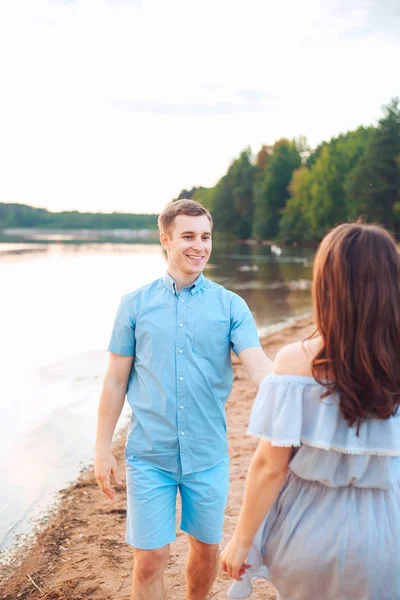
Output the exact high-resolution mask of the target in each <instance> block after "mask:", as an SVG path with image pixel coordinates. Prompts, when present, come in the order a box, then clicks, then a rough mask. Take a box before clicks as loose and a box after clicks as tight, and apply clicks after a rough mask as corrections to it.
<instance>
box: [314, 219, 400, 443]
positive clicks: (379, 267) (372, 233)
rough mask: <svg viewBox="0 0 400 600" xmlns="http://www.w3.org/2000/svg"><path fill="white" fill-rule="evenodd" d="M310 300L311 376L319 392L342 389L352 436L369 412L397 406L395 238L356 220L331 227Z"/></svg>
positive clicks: (399, 282)
mask: <svg viewBox="0 0 400 600" xmlns="http://www.w3.org/2000/svg"><path fill="white" fill-rule="evenodd" d="M313 301H314V310H315V318H316V325H317V332H316V333H318V334H319V335H320V336H321V338H322V347H321V349H320V350H319V352H318V354H317V355H316V356H315V357H314V359H313V361H312V373H313V376H314V378H315V379H316V380H317V381H318V382H319V383H323V385H325V386H326V387H327V388H328V389H327V392H326V393H325V394H323V397H326V396H328V395H329V394H331V393H333V392H339V394H340V410H341V412H342V415H343V417H344V418H345V419H346V421H347V422H348V424H349V425H350V426H352V425H354V424H356V425H357V433H358V431H359V427H360V424H361V423H362V422H363V421H364V420H365V419H367V418H369V417H376V418H380V419H388V418H389V417H390V416H392V415H394V414H395V413H396V411H397V409H398V406H399V403H400V255H399V253H398V252H397V249H396V245H395V242H394V240H393V238H392V236H391V235H390V234H389V233H388V232H387V231H385V230H384V229H383V228H382V227H378V226H377V225H364V224H361V223H345V224H343V225H339V226H338V227H335V228H334V229H333V230H332V231H330V232H329V233H328V234H327V235H326V236H325V238H324V239H323V240H322V242H321V245H320V246H319V248H318V251H317V254H316V257H315V261H314V271H313ZM323 379H324V381H322V380H323ZM325 380H327V382H328V383H327V382H326V381H325Z"/></svg>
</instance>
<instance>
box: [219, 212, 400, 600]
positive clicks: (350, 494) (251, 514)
mask: <svg viewBox="0 0 400 600" xmlns="http://www.w3.org/2000/svg"><path fill="white" fill-rule="evenodd" d="M313 300H314V309H315V317H316V325H317V332H316V334H314V336H312V338H311V339H308V340H306V342H303V343H301V342H299V343H296V344H290V345H289V346H286V347H284V348H282V350H280V352H279V353H278V355H277V356H276V359H275V362H274V369H273V373H272V374H271V375H269V376H268V377H266V378H265V379H264V380H263V382H262V384H261V387H260V390H259V392H258V395H257V398H256V400H255V403H254V406H253V410H252V414H251V419H250V426H249V431H250V433H252V434H254V435H256V436H260V438H261V440H260V443H259V446H258V448H257V450H256V452H255V454H254V456H253V459H252V461H251V464H250V468H249V472H248V476H247V481H246V487H245V494H244V500H243V505H242V509H241V512H240V517H239V520H238V524H237V527H236V530H235V533H234V535H233V537H232V539H231V541H230V542H229V544H228V545H227V547H226V548H225V549H224V551H223V552H222V554H221V565H222V568H223V569H224V570H225V571H226V572H227V573H228V574H229V575H230V576H231V577H233V578H234V579H236V580H237V581H236V582H234V584H233V585H232V586H231V588H230V590H229V592H228V596H229V597H231V598H245V597H247V596H249V595H250V594H251V580H252V578H254V577H256V576H257V577H260V576H261V577H265V578H268V579H269V580H270V581H271V582H272V583H273V584H274V585H275V587H276V588H277V593H278V595H277V598H279V599H280V600H399V599H400V552H399V551H400V412H399V413H398V406H399V403H400V256H399V254H398V252H397V250H396V246H395V244H394V241H393V239H392V238H391V236H390V235H389V234H388V233H387V232H386V231H385V230H383V229H382V228H380V227H377V226H374V225H362V224H359V223H354V224H344V225H339V226H338V227H336V228H335V229H333V230H332V231H331V232H330V233H329V234H328V235H327V236H326V237H325V238H324V240H323V241H322V243H321V245H320V247H319V249H318V252H317V255H316V258H315V262H314V278H313ZM246 559H247V563H248V564H246Z"/></svg>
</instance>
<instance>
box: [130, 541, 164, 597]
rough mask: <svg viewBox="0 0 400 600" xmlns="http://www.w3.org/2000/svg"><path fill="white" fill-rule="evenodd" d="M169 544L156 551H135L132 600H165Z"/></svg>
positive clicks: (135, 549)
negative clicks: (165, 573) (165, 570)
mask: <svg viewBox="0 0 400 600" xmlns="http://www.w3.org/2000/svg"><path fill="white" fill-rule="evenodd" d="M168 557H169V544H168V545H167V546H163V547H162V548H157V549H156V550H139V549H137V548H134V549H133V579H132V595H131V600H164V599H165V592H164V569H165V565H166V564H167V560H168Z"/></svg>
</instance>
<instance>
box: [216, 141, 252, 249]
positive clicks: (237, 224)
mask: <svg viewBox="0 0 400 600" xmlns="http://www.w3.org/2000/svg"><path fill="white" fill-rule="evenodd" d="M251 159H252V156H251V151H250V149H249V148H248V149H246V150H243V152H241V154H240V156H239V158H237V159H236V160H234V161H233V162H232V164H231V165H230V167H229V169H228V171H227V173H226V175H225V176H224V177H222V179H220V180H219V182H218V183H217V185H216V186H215V188H214V193H213V197H212V211H213V218H214V223H215V229H216V230H217V231H220V232H223V233H227V234H230V235H232V236H234V237H236V238H238V239H246V238H249V237H250V236H251V231H252V226H253V176H254V165H253V164H252V160H251Z"/></svg>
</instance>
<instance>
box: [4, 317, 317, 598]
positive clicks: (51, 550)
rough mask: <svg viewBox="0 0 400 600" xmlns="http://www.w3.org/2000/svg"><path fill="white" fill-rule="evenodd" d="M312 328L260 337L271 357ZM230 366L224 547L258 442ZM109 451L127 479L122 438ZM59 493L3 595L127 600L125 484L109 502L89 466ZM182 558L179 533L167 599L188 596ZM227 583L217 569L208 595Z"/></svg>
mask: <svg viewBox="0 0 400 600" xmlns="http://www.w3.org/2000/svg"><path fill="white" fill-rule="evenodd" d="M313 329H314V326H313V321H312V319H311V318H304V319H299V320H298V321H296V322H295V323H293V324H291V325H289V326H287V327H286V328H285V329H283V330H282V331H280V332H277V333H274V334H272V335H270V336H266V337H265V338H263V340H262V344H263V348H264V350H265V352H266V353H267V354H268V356H270V357H271V358H273V357H274V356H275V354H276V352H277V351H278V350H279V348H280V347H281V346H283V345H284V344H288V343H290V342H293V341H297V340H302V339H304V338H305V337H307V336H308V335H309V334H310V333H312V331H313ZM233 364H234V385H233V390H232V393H231V395H230V397H229V400H228V403H227V406H226V411H227V423H228V440H229V452H230V457H231V487H230V494H229V500H228V505H227V509H226V513H225V526H224V539H223V542H222V545H224V543H226V542H227V541H228V539H229V538H230V536H231V534H232V533H233V530H234V527H235V524H236V520H237V516H238V513H239V508H240V503H241V499H242V494H243V487H244V482H245V478H246V473H247V468H248V465H249V461H250V458H251V455H252V453H253V451H254V449H255V447H256V445H257V440H256V439H254V438H252V437H250V436H248V435H247V433H246V428H247V424H248V419H249V413H250V409H251V406H252V402H253V400H254V396H255V388H254V387H253V386H252V384H251V383H250V382H249V380H248V378H247V375H246V373H245V371H244V369H243V367H242V366H241V364H240V362H239V360H238V359H237V358H236V357H234V358H233ZM114 451H115V455H116V458H117V461H118V465H119V474H120V476H121V479H122V480H123V481H124V480H125V465H124V439H120V440H118V441H117V442H116V444H115V448H114ZM61 496H62V500H61V502H60V505H59V507H58V510H57V511H56V513H55V515H54V517H53V518H52V519H51V521H50V524H49V525H48V526H47V528H46V529H45V530H44V531H42V532H41V533H40V534H39V535H38V538H37V540H36V542H35V543H34V545H33V546H32V548H31V550H30V551H29V552H28V553H27V554H26V556H24V558H23V560H22V562H21V563H20V564H19V565H17V564H16V562H15V563H14V564H13V565H11V566H7V567H2V568H1V569H0V581H3V583H0V598H2V599H3V600H25V599H29V600H39V599H44V600H83V599H85V600H87V599H90V600H111V599H112V600H128V599H129V594H130V585H131V570H132V553H131V549H130V547H129V546H128V545H127V544H126V543H125V518H126V508H125V502H126V494H125V488H124V487H121V488H120V489H118V488H117V493H116V497H115V499H114V501H110V500H108V499H107V498H106V497H105V496H103V494H102V493H101V492H100V491H99V490H98V488H97V485H96V481H95V478H94V473H93V470H89V471H88V472H86V473H84V474H83V475H82V476H81V477H80V479H79V480H78V481H77V482H76V483H75V484H73V485H71V486H70V487H68V488H67V489H66V490H64V491H63V492H61ZM178 512H179V510H178ZM177 524H179V514H178V515H177ZM186 555H187V539H186V535H185V534H183V533H182V532H180V531H179V530H177V539H176V542H174V543H173V544H171V554H170V559H169V562H168V566H167V569H166V574H165V579H166V587H167V590H168V591H167V598H168V600H184V598H185V560H186ZM230 581H231V580H230V579H229V578H228V577H227V576H226V575H225V574H224V573H222V572H220V573H219V575H218V577H217V579H216V581H215V583H214V586H213V588H212V590H211V592H210V594H209V596H208V598H209V599H213V600H220V599H223V598H225V592H226V589H227V587H228V586H229V584H230ZM274 598H275V592H274V589H273V587H272V586H271V585H270V584H269V583H267V582H264V581H260V582H258V583H257V584H256V586H255V588H254V593H253V599H254V600H261V599H263V600H273V599H274Z"/></svg>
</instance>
